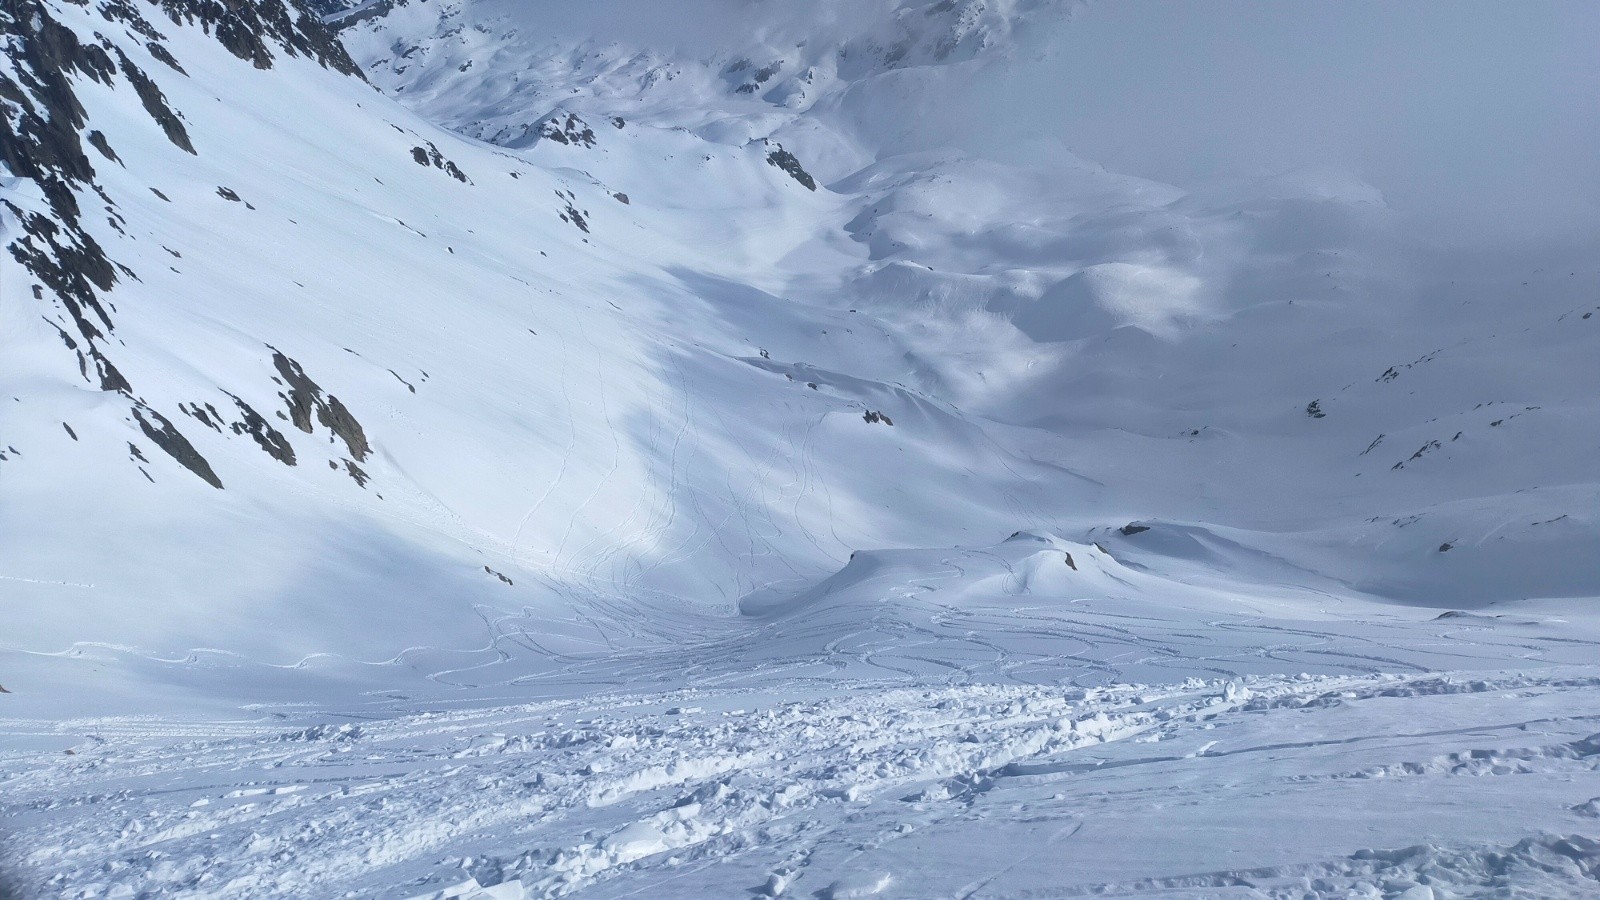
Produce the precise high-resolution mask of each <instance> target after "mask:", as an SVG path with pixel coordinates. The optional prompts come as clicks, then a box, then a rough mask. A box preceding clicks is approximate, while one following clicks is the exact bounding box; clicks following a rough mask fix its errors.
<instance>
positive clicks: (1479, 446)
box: [0, 0, 1600, 679]
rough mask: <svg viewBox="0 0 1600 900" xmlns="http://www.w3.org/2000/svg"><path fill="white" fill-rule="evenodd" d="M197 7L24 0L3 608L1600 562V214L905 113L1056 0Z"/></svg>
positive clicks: (771, 597) (14, 117) (1571, 572)
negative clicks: (1082, 148) (802, 11)
mask: <svg viewBox="0 0 1600 900" xmlns="http://www.w3.org/2000/svg"><path fill="white" fill-rule="evenodd" d="M189 9H190V8H189V7H186V6H184V5H182V4H167V5H165V6H161V7H157V6H152V5H149V4H144V3H140V2H131V0H130V2H123V3H108V2H98V3H93V4H90V5H87V6H81V7H80V6H77V5H74V4H55V3H38V4H34V5H32V6H30V7H29V10H28V11H25V12H26V15H23V16H19V17H14V18H13V19H12V20H10V21H11V25H10V26H9V34H10V38H9V39H10V40H11V42H12V46H13V47H14V48H15V52H13V53H12V54H11V55H10V56H9V58H8V59H9V63H8V64H9V65H10V66H11V74H10V76H9V78H10V79H11V80H10V81H9V82H8V84H9V85H10V87H8V96H14V97H16V98H19V99H17V100H14V101H13V102H12V106H11V107H10V109H11V113H10V115H9V116H8V123H9V125H8V127H10V128H11V129H12V134H13V135H14V137H12V138H8V141H7V144H8V146H9V147H11V148H13V152H11V153H10V157H11V160H10V162H8V167H9V168H10V170H11V173H12V177H11V178H10V179H9V180H8V182H7V184H8V187H7V196H8V198H9V205H8V207H7V208H8V213H7V220H6V225H5V227H6V229H7V233H8V235H11V242H10V244H9V247H10V248H11V256H12V260H11V261H10V263H9V264H8V265H7V266H6V269H5V276H4V277H5V284H4V290H5V294H6V296H7V297H8V298H9V300H8V303H7V304H6V309H5V313H4V314H5V315H6V317H7V323H8V324H7V327H6V329H5V335H6V338H5V339H6V341H7V342H8V350H7V352H6V353H5V354H4V361H3V363H0V365H3V366H4V379H5V382H6V385H7V387H8V390H9V396H10V397H11V403H10V404H9V406H8V408H6V409H5V413H4V414H5V421H4V425H3V427H4V440H5V444H6V450H5V454H6V458H5V460H4V462H3V463H0V478H3V479H4V484H5V492H6V495H7V502H6V503H5V505H4V509H3V510H0V528H3V529H4V531H5V535H6V545H7V546H8V547H9V548H11V552H10V553H9V554H8V558H9V562H8V564H7V566H6V571H5V572H3V573H0V577H3V578H4V579H5V583H6V586H7V595H8V596H7V599H8V609H9V610H10V618H11V623H12V627H11V628H10V629H9V638H8V644H9V646H10V647H11V648H12V649H13V650H16V651H25V652H61V651H66V650H68V649H69V648H72V647H74V646H77V647H78V650H76V651H73V652H86V648H87V647H88V646H91V645H93V646H100V647H103V648H107V649H106V650H101V651H94V652H96V653H101V652H112V651H113V650H114V651H115V652H126V653H131V654H133V655H135V656H149V655H154V656H157V657H163V658H173V659H181V658H184V657H185V655H187V654H189V653H192V652H194V651H196V650H202V649H203V650H214V651H221V652H222V653H224V654H242V655H243V656H244V657H246V658H248V659H250V660H252V661H255V662H266V663H275V664H294V663H298V662H301V661H302V660H307V659H310V658H313V657H316V658H322V655H324V654H325V655H327V656H328V658H330V659H341V660H354V661H362V662H383V661H386V660H396V661H410V662H411V664H412V665H413V666H414V667H416V668H418V669H421V670H425V671H442V670H444V669H450V670H459V669H462V668H469V669H470V668H472V666H473V665H476V664H477V663H473V664H467V663H463V662H462V661H461V660H459V659H458V660H454V661H453V662H451V663H449V664H445V663H444V662H441V661H438V660H435V658H434V657H435V655H436V654H444V655H446V656H449V655H451V654H467V655H468V658H474V656H473V655H474V654H476V655H477V657H481V658H480V659H479V662H488V663H495V664H496V666H499V665H501V664H504V663H505V662H506V661H507V659H508V658H516V659H517V660H518V662H517V663H516V665H514V666H512V667H511V668H512V669H516V670H519V671H520V670H521V669H522V668H526V667H529V666H531V667H533V668H535V669H537V668H539V667H540V666H541V665H542V663H540V662H539V660H541V659H544V658H545V657H546V656H547V655H548V654H549V653H552V652H563V653H567V652H570V653H585V652H596V651H598V652H604V653H610V652H613V651H615V650H616V649H618V648H619V647H623V646H635V647H645V646H648V645H651V644H653V643H655V642H658V641H662V640H665V641H668V642H671V641H676V640H679V639H681V638H682V637H683V636H684V635H695V636H699V637H706V636H716V635H728V636H737V635H739V634H741V633H743V632H744V631H745V630H746V629H747V628H748V627H749V624H748V622H747V621H745V620H747V619H749V616H741V615H740V614H739V610H740V603H741V598H743V599H744V600H745V603H744V608H745V609H747V610H748V609H751V608H757V607H758V608H760V609H761V610H763V611H764V614H765V615H771V614H778V613H780V612H782V611H783V610H785V609H792V610H796V611H798V610H799V609H801V608H802V607H804V606H805V600H804V598H805V597H808V596H813V595H814V594H815V592H816V591H817V590H820V589H821V588H819V587H817V585H820V584H827V583H831V582H825V581H824V579H826V578H828V576H830V575H831V574H832V573H834V572H836V571H839V570H840V569H841V567H844V566H845V564H846V561H847V560H848V559H849V557H850V556H851V554H852V553H854V552H856V551H858V550H876V549H882V548H918V547H923V548H926V547H957V546H984V545H988V544H992V543H994V542H995V541H997V540H999V539H1000V538H1002V537H1003V536H1004V535H1006V534H1009V533H1011V532H1013V531H1017V530H1026V531H1030V532H1038V533H1041V534H1053V535H1057V536H1059V538H1060V539H1064V540H1067V541H1071V542H1074V543H1075V544H1077V545H1080V546H1081V545H1083V544H1086V543H1088V542H1092V541H1101V542H1105V540H1106V539H1105V537H1104V536H1106V535H1110V534H1111V533H1112V532H1113V530H1115V529H1121V528H1122V526H1123V525H1125V524H1127V523H1130V522H1131V521H1135V520H1136V521H1137V523H1138V524H1137V525H1136V526H1135V527H1131V528H1127V529H1123V530H1122V532H1119V533H1117V534H1116V535H1115V541H1116V546H1115V548H1114V549H1113V550H1112V551H1111V554H1110V555H1111V556H1113V557H1115V558H1116V559H1119V560H1128V561H1129V564H1132V565H1137V566H1138V567H1140V568H1141V569H1142V570H1144V571H1147V572H1150V573H1152V575H1153V576H1154V577H1157V578H1165V579H1168V580H1169V581H1170V580H1173V579H1179V580H1183V581H1186V582H1192V581H1193V580H1194V579H1195V578H1196V577H1199V575H1198V573H1197V567H1198V569H1200V570H1204V572H1205V573H1206V577H1208V578H1212V579H1215V580H1216V581H1217V583H1218V584H1227V585H1230V587H1229V588H1227V589H1226V590H1224V591H1223V592H1222V593H1223V594H1231V595H1233V596H1250V595H1259V594H1260V593H1261V592H1262V588H1261V585H1262V583H1263V582H1267V583H1270V585H1272V586H1273V587H1271V588H1270V589H1269V590H1270V591H1273V592H1276V591H1277V590H1278V587H1277V585H1283V584H1290V585H1294V586H1296V587H1297V588H1298V589H1305V590H1316V591H1321V592H1331V593H1339V594H1343V595H1345V596H1348V597H1352V598H1361V597H1368V598H1393V599H1398V600H1403V601H1406V602H1408V603H1416V604H1421V605H1424V606H1429V607H1434V608H1438V607H1451V606H1476V605H1482V604H1485V603H1494V602H1506V601H1514V600H1518V599H1521V598H1524V597H1573V596H1593V595H1596V594H1597V593H1600V588H1597V584H1596V579H1597V578H1600V575H1597V572H1596V570H1595V568H1594V566H1593V565H1592V563H1591V560H1592V558H1593V551H1594V549H1595V545H1596V540H1597V539H1596V524H1597V523H1596V520H1595V512H1594V511H1595V510H1596V509H1597V508H1600V504H1597V502H1596V501H1597V499H1600V497H1597V494H1600V489H1597V487H1596V479H1595V473H1596V471H1600V469H1597V467H1596V465H1595V464H1596V462H1597V458H1596V457H1597V455H1600V446H1597V444H1596V438H1595V427H1594V422H1595V421H1597V417H1596V415H1595V412H1596V410H1595V404H1596V403H1597V402H1600V401H1597V400H1596V399H1595V398H1596V394H1595V392H1594V391H1593V390H1592V388H1593V387H1594V385H1595V383H1596V376H1597V375H1600V372H1597V364H1596V362H1595V360H1596V358H1597V357H1596V355H1595V354H1594V352H1593V350H1594V347H1595V341H1596V340H1597V337H1596V334H1597V332H1596V329H1597V328H1600V325H1596V322H1600V319H1597V318H1595V317H1594V316H1593V315H1592V313H1593V312H1594V311H1595V310H1596V308H1597V301H1596V300H1595V294H1594V284H1595V276H1596V274H1597V273H1596V272H1595V271H1594V270H1593V264H1592V261H1590V263H1589V266H1590V268H1589V269H1584V270H1579V269H1577V268H1574V267H1572V266H1567V265H1562V266H1560V267H1559V268H1557V267H1554V265H1553V263H1552V264H1550V265H1544V266H1542V267H1541V268H1538V269H1536V270H1535V269H1529V268H1526V267H1527V266H1528V265H1532V263H1530V262H1529V261H1528V259H1527V258H1526V257H1517V256H1512V255H1509V254H1508V255H1507V256H1506V258H1504V259H1501V258H1490V259H1462V258H1458V257H1451V256H1448V254H1435V255H1434V256H1429V255H1427V254H1426V253H1425V252H1424V250H1425V249H1426V248H1420V247H1417V246H1414V245H1413V244H1411V243H1410V242H1409V241H1410V239H1409V238H1408V237H1406V236H1405V235H1403V234H1401V233H1399V232H1398V231H1397V230H1396V229H1395V228H1394V227H1393V224H1392V222H1391V219H1390V217H1389V215H1388V213H1387V212H1386V209H1385V207H1384V206H1383V203H1382V198H1381V196H1379V195H1377V194H1376V192H1374V191H1372V190H1371V189H1370V188H1366V187H1365V186H1363V185H1361V184H1359V183H1358V182H1354V181H1352V180H1350V179H1349V178H1347V177H1344V176H1334V175H1330V174H1316V173H1310V174H1301V175H1297V176H1293V177H1285V178H1279V179H1274V180H1272V181H1269V182H1265V183H1257V184H1251V185H1245V186H1238V187H1235V188H1232V189H1228V190H1213V191H1210V192H1208V193H1204V194H1194V193H1185V192H1184V191H1181V190H1179V189H1176V188H1173V187H1170V186H1166V185H1161V184H1156V183H1152V182H1148V181H1143V180H1140V179H1136V178H1130V177H1126V176H1120V175H1116V174H1114V173H1108V172H1105V171H1103V170H1101V169H1099V168H1098V167H1096V166H1094V165H1092V164H1090V163H1086V162H1083V161H1080V160H1076V159H1074V158H1071V157H1070V155H1066V154H1064V153H1062V152H1055V153H1049V152H1045V153H1044V155H1043V156H1042V157H1040V158H1039V159H1038V160H1036V161H1034V162H1033V163H1031V164H1022V163H1019V162H1016V161H1015V160H1013V161H1011V162H999V161H995V160H992V159H986V158H984V157H981V156H971V155H966V154H961V153H956V152H954V151H948V150H946V151H939V150H932V151H930V150H924V149H917V148H916V146H915V141H914V140H912V136H914V135H915V134H916V130H915V126H916V120H917V119H918V118H919V117H920V116H922V115H923V114H924V113H925V112H926V106H925V105H923V106H918V105H917V104H915V103H908V102H903V101H905V100H906V98H923V102H924V104H926V103H927V102H929V101H928V100H927V98H937V97H938V96H939V95H940V86H941V85H944V84H949V83H950V82H951V80H956V79H965V78H971V77H974V75H975V74H977V73H980V72H983V71H987V70H988V69H989V68H990V67H993V66H996V65H1004V64H1005V63H1006V61H1007V60H1008V59H1010V58H1012V57H1014V56H1016V54H1017V53H1018V52H1020V50H1019V48H1021V47H1024V46H1026V44H1025V43H1024V42H1022V37H1021V35H1025V34H1028V33H1030V32H1031V33H1034V34H1039V33H1042V32H1045V31H1047V30H1048V28H1050V27H1059V23H1060V22H1061V21H1064V20H1065V19H1066V16H1065V13H1067V12H1069V11H1070V7H1068V6H1066V5H1064V4H1053V3H1002V4H990V3H983V2H969V3H954V4H952V3H938V4H905V3H880V4H866V5H847V4H835V5H831V6H828V7H827V9H829V10H833V11H834V14H832V15H831V16H823V17H821V19H820V21H821V24H817V23H816V22H815V21H812V19H811V18H810V17H800V16H797V15H793V14H790V13H783V14H777V13H772V12H771V10H767V9H765V7H764V6H762V5H756V6H752V7H747V6H745V5H743V4H730V5H729V10H730V12H729V15H731V16H735V17H738V16H744V17H757V18H755V19H750V20H749V21H748V22H746V23H745V25H743V26H741V27H740V29H738V31H739V33H741V34H743V33H748V34H749V35H751V36H750V37H749V39H748V41H746V42H745V43H735V44H733V45H730V46H725V47H724V46H717V47H691V48H689V49H687V50H673V49H672V48H671V47H669V46H665V45H663V46H658V47H652V46H648V45H642V44H636V43H627V42H624V41H620V40H612V41H609V42H601V41H597V40H595V39H594V38H593V36H592V35H591V34H590V33H588V32H585V31H583V30H582V28H583V27H585V26H586V24H588V23H585V22H583V21H581V19H582V16H579V17H578V19H579V20H580V21H564V20H561V19H559V17H558V18H557V19H556V20H554V21H553V22H551V23H549V25H548V27H546V24H545V23H544V21H543V20H541V19H540V17H539V12H540V10H539V8H538V6H537V5H534V6H526V5H522V4H505V3H496V2H478V3H461V2H438V0H412V2H395V3H392V4H377V5H373V6H366V7H362V8H360V9H359V10H357V11H355V12H353V13H345V14H337V15H336V16H335V22H336V24H337V25H339V26H340V27H342V28H343V31H342V32H341V34H342V36H343V40H344V42H345V45H346V46H347V47H348V48H350V50H351V51H352V52H353V54H354V58H355V60H356V62H359V64H360V66H361V67H362V68H363V69H365V71H366V72H367V73H369V77H370V78H372V79H373V82H374V84H376V85H377V86H379V87H381V88H383V89H384V91H385V92H387V93H388V94H389V95H390V96H393V97H398V98H400V99H401V100H402V101H403V102H404V104H405V105H404V106H402V105H397V104H396V103H395V102H394V101H392V100H390V99H388V98H387V97H385V96H383V95H382V94H380V93H377V92H374V91H373V90H372V89H371V87H370V86H369V85H367V84H364V83H363V81H362V79H361V78H360V77H359V75H358V74H357V69H356V67H355V65H353V64H352V62H351V59H350V58H349V57H346V56H345V53H344V49H343V48H341V47H340V46H339V45H338V44H337V43H335V42H334V41H333V40H332V38H331V37H330V36H329V34H328V33H327V32H326V31H324V30H322V29H321V27H320V26H319V25H318V23H316V22H315V21H314V20H313V19H311V18H309V17H308V15H307V14H306V13H305V12H303V11H300V10H298V9H296V8H292V7H287V6H283V5H281V4H274V3H265V4H262V5H259V6H250V7H247V8H246V11H245V12H244V13H239V12H234V11H226V10H219V9H213V8H211V7H206V6H201V7H195V8H194V9H197V10H199V11H200V12H198V13H195V12H192V11H188V10H189ZM30 16H31V17H32V18H29V17H30ZM736 20H737V18H736ZM738 21H744V20H738ZM35 23H37V24H35ZM757 24H759V26H760V27H756V25H757ZM1023 25H1027V26H1029V27H1028V28H1024V27H1022V26H1023ZM627 37H628V38H629V40H631V41H638V40H640V39H641V38H640V34H630V35H627ZM751 85H755V87H751ZM406 107H410V109H407V108H406ZM433 122H438V123H442V124H444V125H447V126H449V127H450V128H452V129H455V131H454V132H452V131H451V130H446V129H442V128H440V127H439V126H438V125H436V124H432V123H433ZM457 132H459V133H457ZM463 134H465V135H469V136H471V137H475V138H481V139H483V140H487V141H490V142H492V143H489V144H485V143H483V142H481V141H479V140H473V139H470V138H469V137H464V136H462V135H463ZM494 143H498V144H499V145H500V146H499V147H496V146H494ZM1540 262H1542V261H1540ZM1517 266H1522V267H1521V268H1519V267H1517ZM1140 529H1148V530H1140ZM1054 539H1055V538H1052V540H1054ZM1222 546H1225V547H1228V548H1232V549H1230V550H1228V551H1226V552H1220V551H1218V550H1217V549H1216V548H1217V547H1222ZM845 571H846V572H848V571H849V570H848V569H845ZM908 577H909V576H908ZM1074 584H1075V585H1076V586H1072V585H1061V586H1060V587H1059V589H1060V590H1063V591H1067V592H1069V593H1070V592H1073V591H1078V592H1089V593H1093V592H1097V591H1099V590H1100V588H1098V587H1096V586H1095V585H1094V584H1093V583H1091V582H1089V581H1088V580H1086V579H1081V580H1080V582H1075V583H1074ZM1150 590H1152V591H1157V592H1159V590H1160V589H1158V588H1155V587H1151V588H1150ZM785 598H790V599H785ZM1218 602H1219V603H1226V602H1227V601H1226V600H1225V599H1223V600H1219V601H1218ZM599 611H604V612H603V613H602V612H599ZM374 615H376V616H377V617H379V619H380V620H381V621H382V623H383V624H382V627H371V625H370V623H371V622H372V620H373V617H374ZM597 616H598V617H599V618H598V619H597V618H596V617H597ZM531 636H536V639H535V638H534V637H531ZM341 665H342V664H341ZM359 668H360V667H358V670H359ZM386 671H387V669H386ZM340 677H344V676H340ZM379 677H380V679H381V677H382V676H381V675H380V676H379Z"/></svg>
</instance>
